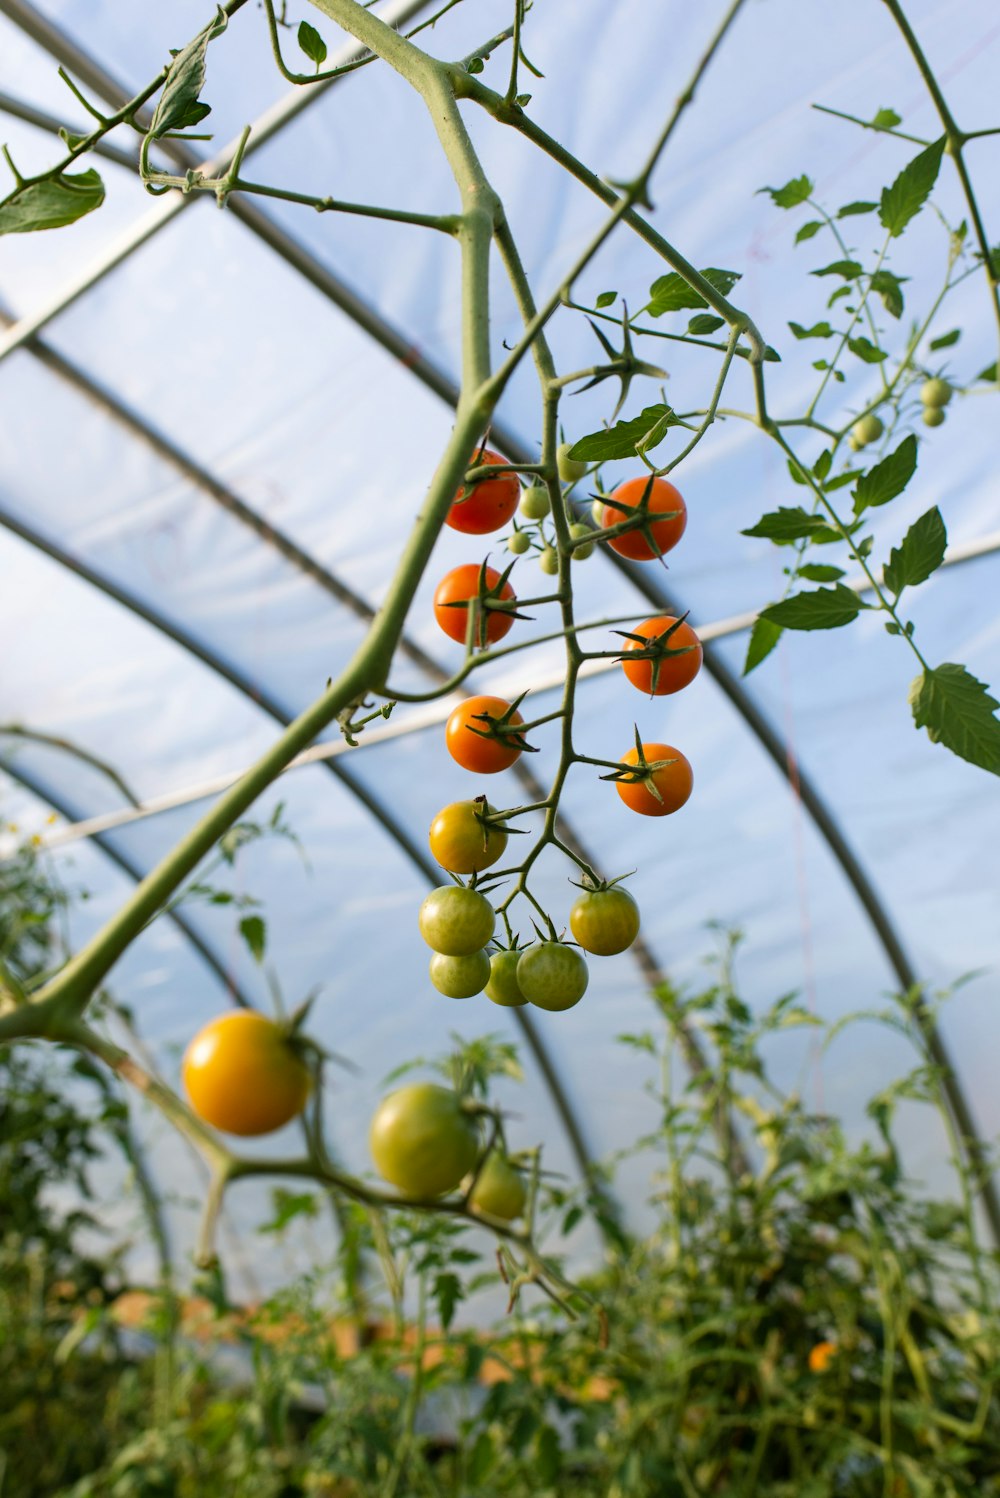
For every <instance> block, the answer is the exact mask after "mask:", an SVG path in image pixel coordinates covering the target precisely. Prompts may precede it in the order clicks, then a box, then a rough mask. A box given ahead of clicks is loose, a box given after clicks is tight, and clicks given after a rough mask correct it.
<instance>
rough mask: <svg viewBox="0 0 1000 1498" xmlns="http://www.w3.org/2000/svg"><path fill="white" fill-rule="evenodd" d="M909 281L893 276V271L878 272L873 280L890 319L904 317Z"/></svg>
mask: <svg viewBox="0 0 1000 1498" xmlns="http://www.w3.org/2000/svg"><path fill="white" fill-rule="evenodd" d="M908 280H909V277H908V276H903V277H900V276H896V275H893V273H892V271H891V270H877V271H876V272H875V274H874V275H873V276H872V278H871V289H872V291H874V292H877V293H878V295H879V296H880V297H881V298H882V305H883V306H884V307H885V310H886V311H887V312H888V313H889V315H890V317H902V315H903V281H908ZM933 346H934V345H933V344H932V345H931V347H932V348H933Z"/></svg>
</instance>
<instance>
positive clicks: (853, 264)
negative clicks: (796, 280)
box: [809, 260, 863, 295]
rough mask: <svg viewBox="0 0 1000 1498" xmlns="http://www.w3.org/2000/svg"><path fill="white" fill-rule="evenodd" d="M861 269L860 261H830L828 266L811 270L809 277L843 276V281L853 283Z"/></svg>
mask: <svg viewBox="0 0 1000 1498" xmlns="http://www.w3.org/2000/svg"><path fill="white" fill-rule="evenodd" d="M862 269H863V266H862V264H861V262H860V260H831V262H830V264H829V265H824V266H823V267H822V269H821V270H811V271H810V272H809V274H810V275H811V276H843V277H844V279H845V280H847V281H853V280H854V278H855V276H860V274H861V272H862ZM841 295H843V293H841Z"/></svg>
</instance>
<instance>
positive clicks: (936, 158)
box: [878, 135, 945, 238]
mask: <svg viewBox="0 0 1000 1498" xmlns="http://www.w3.org/2000/svg"><path fill="white" fill-rule="evenodd" d="M944 146H945V138H944V136H943V135H942V137H941V139H940V140H936V141H935V142H934V144H933V145H931V146H928V147H927V149H926V150H924V151H921V152H920V155H919V156H914V158H913V160H912V161H911V162H910V163H909V164H908V165H907V166H904V168H903V170H902V171H901V172H900V174H899V176H898V177H897V178H896V180H895V182H893V184H892V186H891V187H886V188H884V189H883V191H882V199H881V202H880V203H879V211H878V216H879V222H880V223H881V225H882V227H883V229H887V230H888V231H889V233H890V234H891V235H892V236H893V237H894V238H895V237H898V236H899V235H900V234H902V232H903V230H904V229H905V228H906V226H907V224H908V223H909V222H910V220H911V219H912V218H915V217H916V215H917V214H918V213H919V212H920V210H921V208H922V207H923V206H924V204H925V203H926V202H927V199H928V198H929V197H930V194H931V188H932V187H933V186H934V184H935V182H936V181H937V177H938V172H939V171H940V170H941V157H942V154H943V153H944Z"/></svg>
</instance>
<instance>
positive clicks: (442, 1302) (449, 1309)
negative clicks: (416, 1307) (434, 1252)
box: [434, 1270, 465, 1331]
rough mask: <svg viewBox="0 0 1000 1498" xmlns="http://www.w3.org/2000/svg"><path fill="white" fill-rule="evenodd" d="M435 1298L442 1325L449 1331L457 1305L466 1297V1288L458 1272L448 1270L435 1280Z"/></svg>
mask: <svg viewBox="0 0 1000 1498" xmlns="http://www.w3.org/2000/svg"><path fill="white" fill-rule="evenodd" d="M434 1299H435V1300H436V1301H437V1306H438V1313H439V1315H440V1317H441V1325H442V1326H443V1327H444V1329H445V1331H447V1330H448V1328H449V1326H451V1323H452V1320H453V1319H454V1316H455V1308H456V1306H457V1305H458V1304H459V1302H460V1301H462V1300H464V1299H465V1289H464V1287H463V1285H462V1281H461V1280H460V1279H459V1277H458V1275H457V1274H451V1273H449V1272H448V1271H447V1270H446V1271H445V1272H444V1273H443V1274H439V1275H438V1276H437V1278H436V1279H435V1281H434Z"/></svg>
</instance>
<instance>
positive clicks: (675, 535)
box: [601, 474, 687, 562]
mask: <svg viewBox="0 0 1000 1498" xmlns="http://www.w3.org/2000/svg"><path fill="white" fill-rule="evenodd" d="M644 495H645V496H646V504H647V515H646V530H647V531H648V532H649V534H650V535H652V538H653V545H650V542H649V536H648V535H647V534H646V533H645V532H644V531H643V530H642V529H641V528H639V527H637V528H636V529H635V530H634V531H624V532H623V533H622V534H621V535H620V536H613V537H612V538H611V540H610V541H609V542H608V545H609V546H610V547H611V549H612V551H617V553H618V555H619V556H623V557H630V558H631V559H632V561H634V562H649V561H652V559H653V558H654V557H659V556H663V555H664V553H665V552H668V551H671V550H672V549H673V548H674V547H675V546H676V545H677V543H678V541H679V540H680V539H681V537H682V536H683V534H684V528H685V526H686V525H687V506H686V505H685V503H684V500H683V499H682V498H681V495H680V493H679V491H678V490H677V489H675V488H674V486H673V484H671V483H668V482H667V480H666V479H658V478H653V477H651V476H650V475H648V474H644V475H640V477H639V478H634V479H626V480H625V482H624V484H619V485H618V488H617V489H616V490H615V491H614V493H613V494H612V495H611V497H610V498H609V499H608V500H607V501H606V502H605V504H604V505H603V507H602V509H601V524H602V525H603V526H604V528H605V529H608V528H609V527H610V526H612V525H621V524H622V522H623V521H625V520H631V519H632V518H633V515H634V512H635V511H636V510H637V509H638V507H639V506H640V505H641V504H642V502H643V496H644ZM616 500H617V501H619V502H620V503H621V504H624V505H628V506H630V508H629V509H627V510H622V509H619V508H618V507H617V506H616V503H615V501H616ZM664 512H666V513H667V515H668V516H669V518H667V519H664V520H655V519H654V518H653V517H654V516H655V515H659V514H663V513H664Z"/></svg>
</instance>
